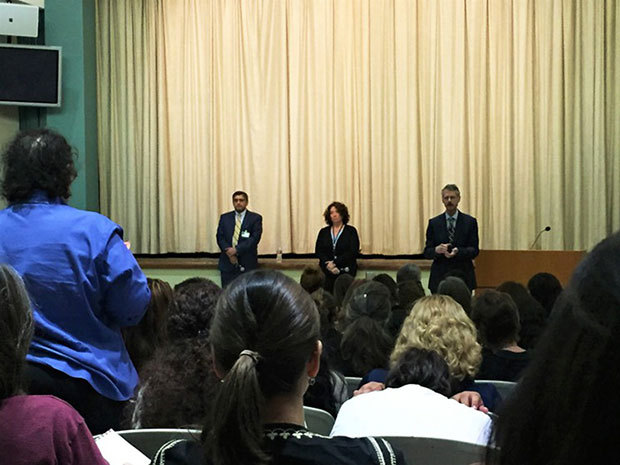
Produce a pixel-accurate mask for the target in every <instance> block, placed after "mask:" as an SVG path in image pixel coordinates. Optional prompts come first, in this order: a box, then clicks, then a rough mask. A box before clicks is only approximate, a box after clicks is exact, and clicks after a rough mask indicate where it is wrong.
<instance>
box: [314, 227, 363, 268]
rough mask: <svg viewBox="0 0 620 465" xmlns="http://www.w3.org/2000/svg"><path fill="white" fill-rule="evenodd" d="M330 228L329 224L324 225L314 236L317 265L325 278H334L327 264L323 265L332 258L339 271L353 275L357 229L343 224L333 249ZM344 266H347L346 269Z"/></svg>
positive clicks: (358, 245) (358, 244)
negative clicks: (315, 236) (316, 235)
mask: <svg viewBox="0 0 620 465" xmlns="http://www.w3.org/2000/svg"><path fill="white" fill-rule="evenodd" d="M330 229H331V226H325V227H324V228H323V229H321V230H320V231H319V235H318V237H317V238H316V245H315V246H314V253H315V254H316V256H317V257H318V258H319V266H320V267H321V269H322V270H323V273H325V277H326V278H327V279H330V278H331V277H333V279H336V277H335V276H334V275H333V274H332V273H330V272H329V271H327V266H326V265H325V263H327V262H328V261H332V260H333V261H334V263H336V266H337V267H338V268H340V270H341V271H343V272H346V273H349V274H350V275H352V276H355V274H356V273H357V256H358V254H359V251H360V238H359V236H358V235H357V229H355V228H354V227H353V226H351V225H348V224H345V225H344V229H343V230H342V234H340V237H339V238H338V242H336V249H335V250H334V247H333V244H332V235H331V233H330ZM345 268H348V271H346V270H345Z"/></svg>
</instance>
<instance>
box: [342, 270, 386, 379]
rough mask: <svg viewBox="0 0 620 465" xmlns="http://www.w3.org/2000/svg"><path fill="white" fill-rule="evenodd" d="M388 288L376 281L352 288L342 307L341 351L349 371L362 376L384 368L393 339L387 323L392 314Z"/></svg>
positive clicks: (350, 374)
mask: <svg viewBox="0 0 620 465" xmlns="http://www.w3.org/2000/svg"><path fill="white" fill-rule="evenodd" d="M391 312H392V307H391V304H390V291H389V290H388V288H387V287H385V286H384V285H383V284H381V283H378V282H376V281H369V282H365V283H363V284H362V285H360V286H359V287H357V288H356V289H355V291H354V292H353V294H352V295H351V298H350V300H349V301H348V303H347V305H346V308H345V315H346V316H345V328H344V331H343V333H342V341H341V343H340V354H341V357H342V359H343V360H344V361H345V363H348V365H349V369H350V370H352V372H351V373H344V374H345V375H346V376H364V375H365V374H366V373H368V372H369V371H370V370H372V369H374V368H387V366H388V361H389V357H390V352H391V351H392V349H393V347H394V339H393V338H392V337H391V335H390V334H389V332H388V329H387V325H388V323H389V320H390V317H391Z"/></svg>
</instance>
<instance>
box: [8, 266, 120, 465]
mask: <svg viewBox="0 0 620 465" xmlns="http://www.w3.org/2000/svg"><path fill="white" fill-rule="evenodd" d="M32 328H33V318H32V311H31V309H30V301H29V299H28V295H27V294H26V289H25V288H24V283H23V282H22V280H21V279H20V277H19V276H18V275H17V273H15V271H13V269H12V268H10V267H9V266H7V265H0V451H2V452H0V454H1V455H0V457H1V458H0V462H1V463H3V464H4V463H7V464H8V463H11V465H31V464H40V465H46V464H49V465H52V464H73V465H107V463H108V462H107V461H106V460H105V459H104V458H103V457H102V456H101V453H100V452H99V449H98V448H97V445H96V444H95V441H94V440H93V437H92V435H91V434H90V431H89V430H88V426H86V423H85V422H84V419H83V418H82V417H81V416H80V415H79V414H78V413H77V412H76V411H75V410H74V409H73V408H72V407H71V406H70V405H69V404H67V403H65V402H64V401H62V400H60V399H57V398H56V397H52V396H28V395H24V394H23V393H22V385H21V380H22V372H23V367H24V364H25V361H26V352H27V351H28V346H29V344H30V338H31V337H32Z"/></svg>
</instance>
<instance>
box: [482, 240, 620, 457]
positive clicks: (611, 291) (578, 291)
mask: <svg viewBox="0 0 620 465" xmlns="http://www.w3.org/2000/svg"><path fill="white" fill-rule="evenodd" d="M618 263H620V234H619V233H616V234H614V235H613V236H610V237H609V238H607V239H605V240H604V241H602V242H601V243H599V244H598V245H597V246H596V247H595V248H594V249H593V250H592V252H591V253H590V254H589V255H588V256H587V257H586V258H585V259H584V260H583V261H582V262H581V264H580V265H579V266H578V267H577V270H576V271H575V273H574V274H573V277H572V279H571V282H570V284H569V286H568V287H567V288H566V289H565V290H564V292H563V293H562V295H560V297H559V298H558V301H557V302H556V305H555V307H554V310H553V315H552V317H551V319H550V322H549V327H548V328H547V330H546V331H545V333H544V334H543V337H542V338H541V340H540V343H539V345H538V346H537V347H536V356H535V357H534V358H533V360H532V361H531V363H530V365H529V367H528V368H527V369H526V370H525V372H524V375H523V378H522V379H521V381H520V382H519V385H518V386H517V388H516V390H515V392H514V394H513V395H512V396H511V397H509V398H508V399H507V400H506V401H505V403H504V407H503V408H502V409H501V410H500V411H499V412H498V413H499V418H498V420H497V421H496V422H495V423H494V433H493V436H492V440H495V441H496V443H497V446H498V447H499V452H498V454H497V457H496V458H494V457H493V456H492V455H493V454H492V453H490V454H489V455H490V456H491V457H490V458H488V461H487V463H494V464H495V463H497V464H501V465H513V464H514V465H521V464H525V463H527V464H532V465H539V464H562V465H576V464H583V463H597V464H598V463H617V461H618V447H617V444H616V441H615V440H613V438H618V437H620V416H618V414H617V412H619V411H620V397H619V396H618V390H619V389H620V371H619V370H618V367H619V366H620V351H619V350H618V341H619V340H620V267H618Z"/></svg>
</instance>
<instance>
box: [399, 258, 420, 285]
mask: <svg viewBox="0 0 620 465" xmlns="http://www.w3.org/2000/svg"><path fill="white" fill-rule="evenodd" d="M404 281H417V282H420V283H421V282H422V271H421V270H420V267H419V266H418V265H416V264H415V263H407V264H406V265H403V266H401V267H400V269H399V270H398V271H397V272H396V282H397V283H398V284H400V283H402V282H404Z"/></svg>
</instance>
